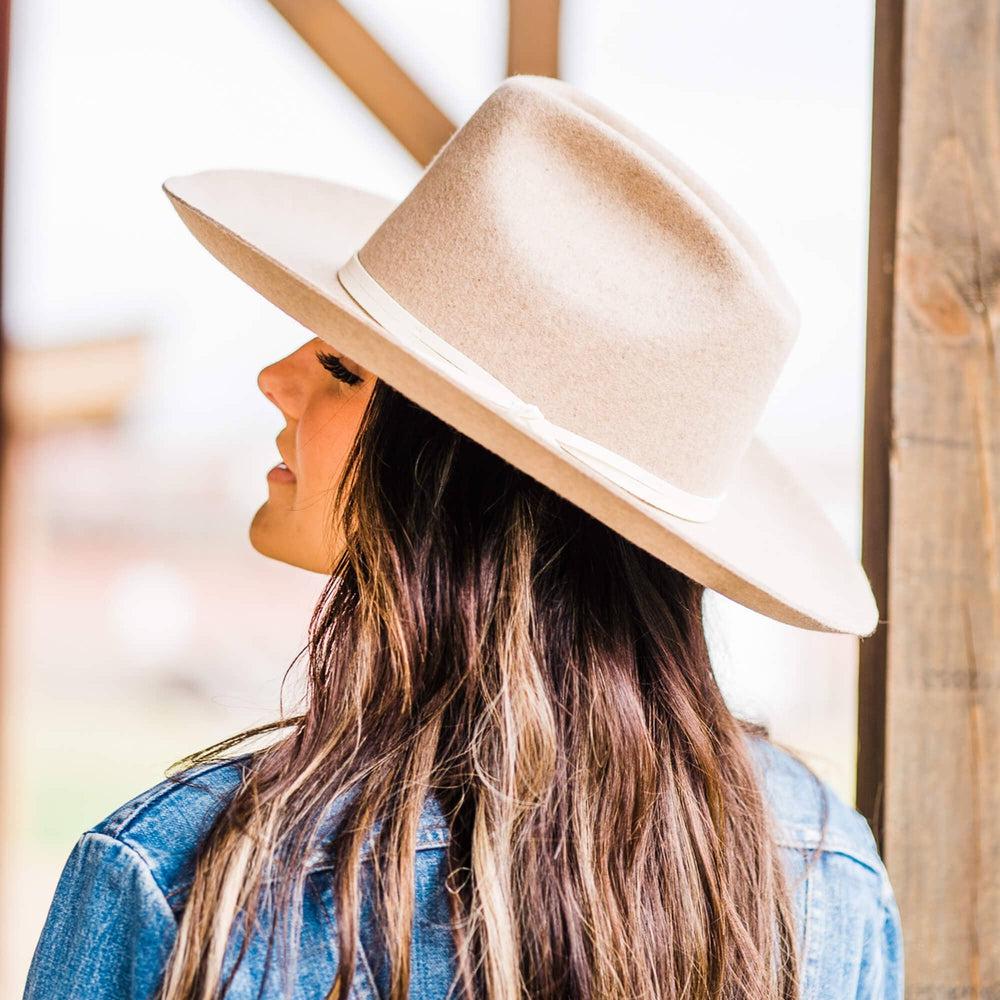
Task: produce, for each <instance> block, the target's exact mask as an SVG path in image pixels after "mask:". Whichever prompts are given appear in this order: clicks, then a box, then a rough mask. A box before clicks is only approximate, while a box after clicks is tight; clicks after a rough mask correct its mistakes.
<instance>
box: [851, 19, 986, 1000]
mask: <svg viewBox="0 0 1000 1000" xmlns="http://www.w3.org/2000/svg"><path fill="white" fill-rule="evenodd" d="M876 33H877V40H876V60H877V61H876V67H875V69H876V72H875V95H874V97H875V113H874V116H873V122H874V145H873V161H872V204H871V212H872V235H871V250H872V260H871V262H870V271H869V275H870V279H871V284H870V287H869V350H868V389H869V393H870V396H869V400H868V405H867V413H866V417H867V429H866V437H865V449H866V455H865V507H866V517H865V562H866V567H867V569H868V571H869V573H870V574H872V578H873V582H874V583H875V584H876V588H877V589H878V588H882V590H883V593H882V594H877V596H879V597H880V600H881V603H882V608H883V612H884V614H883V617H885V618H887V619H888V623H887V625H884V626H883V627H882V633H883V635H882V637H880V638H879V639H875V638H874V637H873V639H868V640H865V641H864V642H863V643H862V651H863V656H862V676H861V681H862V688H861V697H862V699H863V701H864V705H863V707H862V711H861V718H860V722H861V726H860V734H859V735H860V755H861V759H860V762H859V774H858V792H859V805H861V806H862V807H863V808H864V809H865V811H866V812H868V813H869V815H874V816H875V819H876V825H877V826H879V827H880V829H881V832H882V844H883V850H884V853H885V856H886V860H887V863H888V866H889V871H890V875H891V877H892V881H893V884H894V886H895V890H896V895H897V898H898V900H899V906H900V912H901V915H902V921H903V934H904V946H905V950H906V955H907V970H906V975H907V988H908V995H909V996H911V997H919V998H921V1000H936V998H941V1000H944V998H959V997H961V998H963V1000H965V998H968V1000H986V998H991V997H997V996H1000V553H998V530H997V524H998V519H1000V472H998V469H1000V352H998V345H997V341H998V339H1000V0H952V2H949V3H935V2H932V0H878V7H877V14H876ZM880 46H881V48H880ZM896 53H898V57H899V58H898V65H893V63H894V62H895V61H896ZM880 54H881V57H882V58H883V60H884V61H883V62H882V63H881V64H879V62H878V59H879V57H880ZM897 128H898V159H897V158H896V157H895V156H894V155H893V153H892V149H893V146H894V144H895V143H896V141H897ZM893 159H897V163H896V166H895V168H893V165H892V161H893ZM893 172H895V177H896V179H895V180H893V177H892V174H893ZM883 653H884V657H883V655H882V654H883ZM880 658H881V663H880V662H879V660H880ZM883 724H884V729H883V728H882V727H883ZM883 735H884V751H885V752H884V766H885V770H884V776H882V781H881V782H880V780H879V778H880V776H879V774H878V773H877V772H878V771H879V770H880V769H881V748H882V746H883ZM880 784H883V785H884V794H883V795H882V796H881V801H882V804H883V806H884V808H882V809H876V808H875V807H876V805H877V804H878V799H879V794H878V790H879V786H880Z"/></svg>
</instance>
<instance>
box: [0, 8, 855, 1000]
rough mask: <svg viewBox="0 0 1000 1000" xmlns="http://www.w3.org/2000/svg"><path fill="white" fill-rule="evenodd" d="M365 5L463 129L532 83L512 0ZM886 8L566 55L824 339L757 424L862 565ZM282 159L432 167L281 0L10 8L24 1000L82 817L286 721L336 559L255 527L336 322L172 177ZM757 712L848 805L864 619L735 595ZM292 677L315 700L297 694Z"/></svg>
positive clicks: (302, 166) (9, 921)
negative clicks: (181, 762)
mask: <svg viewBox="0 0 1000 1000" xmlns="http://www.w3.org/2000/svg"><path fill="white" fill-rule="evenodd" d="M345 6H346V7H347V8H348V9H349V10H350V11H351V12H352V13H353V14H354V15H355V16H356V17H357V18H358V19H359V20H360V21H362V22H363V24H364V26H365V27H366V28H367V29H368V30H369V31H370V32H371V33H372V34H373V35H374V36H375V37H376V38H377V39H378V40H379V42H380V43H381V44H382V46H384V48H385V49H386V50H387V51H388V52H389V53H390V54H391V56H392V57H393V58H394V59H395V60H396V62H397V63H398V64H399V66H400V67H402V68H403V69H404V70H405V71H406V72H407V73H408V74H409V75H410V76H411V77H412V78H413V79H414V80H415V81H416V82H417V83H418V84H419V85H420V87H421V88H423V90H424V91H425V92H426V94H427V95H428V96H429V97H430V98H431V99H432V100H433V102H434V103H435V104H436V105H437V106H438V108H440V109H441V111H442V112H443V113H444V114H445V115H446V116H447V117H448V118H450V119H451V121H452V122H454V123H456V124H460V123H461V122H463V121H464V120H465V119H466V118H467V117H468V116H469V115H470V114H471V113H472V112H473V111H474V110H475V108H476V107H477V106H478V104H479V103H480V102H481V101H482V100H483V99H484V98H485V97H486V96H487V94H488V93H489V92H490V91H491V90H492V89H493V88H494V87H495V86H496V84H497V83H498V82H499V81H500V80H501V79H502V78H503V77H504V75H505V74H506V70H507V34H506V33H507V16H508V11H507V5H506V4H505V3H503V2H499V0H424V2H422V3H420V4H413V3H406V2H403V0H368V2H366V3H364V4H362V3H360V2H353V3H347V4H345ZM872 16H873V12H872V4H871V0H845V2H843V3H839V4H822V5H817V4H802V3H800V2H798V0H763V2H760V3H755V4H746V3H743V2H740V0H705V2H703V3H699V4H680V3H663V2H662V0H616V2H615V3H608V2H598V0H564V2H563V4H562V9H561V28H560V44H559V67H560V75H561V76H562V77H563V78H564V79H566V80H568V81H570V82H571V83H573V84H576V85H578V86H581V87H583V88H584V89H586V90H588V91H590V92H591V93H593V94H594V95H595V96H597V97H599V98H600V99H602V100H604V101H606V102H607V103H609V104H611V105H612V106H613V107H615V108H616V109H617V110H619V111H621V112H622V113H623V114H625V115H626V116H627V117H629V118H631V119H633V120H634V121H635V122H636V123H637V124H638V125H640V126H641V127H642V128H644V129H646V130H647V131H649V132H650V133H651V134H653V135H654V136H655V137H656V138H658V139H659V140H660V141H661V142H662V143H663V144H665V145H666V146H667V147H668V148H670V149H671V150H672V151H674V152H675V153H676V154H677V155H679V156H680V157H681V158H682V159H684V160H686V161H687V162H688V163H689V164H690V165H691V166H692V167H694V169H695V170H696V171H698V172H699V173H701V174H702V175H703V176H704V177H705V179H706V180H708V182H709V183H710V184H711V185H712V186H714V187H715V188H717V189H718V190H719V191H720V193H721V194H722V195H723V196H724V197H725V198H726V199H727V200H729V201H730V202H731V203H732V204H733V205H734V206H735V207H736V208H737V210H738V211H740V212H741V213H742V214H743V215H744V217H745V218H746V219H747V221H748V222H749V224H750V225H751V227H752V228H754V229H755V230H756V231H757V232H758V233H759V234H760V236H761V238H762V240H763V242H764V244H765V246H766V247H767V248H768V249H769V250H770V252H771V253H772V255H773V257H774V259H775V261H776V263H777V266H778V269H779V270H780V271H781V272H782V273H783V275H784V276H785V278H786V281H787V283H788V285H789V286H790V288H791V289H792V291H793V294H794V295H795V296H796V298H797V299H798V301H799V303H800V305H801V310H802V317H803V324H802V331H801V335H800V337H799V341H798V343H797V345H796V347H795V348H794V350H793V352H792V354H791V356H790V358H789V361H788V363H787V365H786V368H785V370H784V371H783V373H782V377H781V380H780V382H779V384H778V387H777V390H776V392H775V394H774V397H773V399H772V401H771V403H770V405H769V407H768V409H767V411H766V412H765V414H764V418H763V421H762V423H761V426H760V432H761V434H762V436H763V437H764V438H765V439H766V440H767V441H768V442H769V443H770V444H771V445H772V446H773V447H774V448H775V449H776V450H777V452H778V453H779V454H780V455H781V456H782V457H783V458H784V459H785V460H786V461H787V462H788V463H789V464H791V465H793V466H794V467H795V468H796V470H797V472H798V473H799V475H800V476H801V478H802V479H803V480H804V481H805V482H806V483H807V484H808V486H809V488H810V489H811V491H812V492H813V493H814V494H815V495H816V497H817V498H818V499H819V500H820V501H821V503H822V504H823V505H824V507H825V508H826V510H827V511H828V513H829V514H830V516H831V517H832V518H833V520H834V521H835V523H836V524H837V526H838V527H839V529H840V530H841V532H842V533H843V535H844V537H845V539H847V540H848V542H849V543H850V544H851V545H852V546H854V548H855V551H858V552H860V521H859V513H860V496H861V461H860V450H861V441H862V393H863V386H864V302H865V271H866V250H867V218H868V201H867V199H868V182H869V142H870V138H871V137H870V127H871V117H870V101H871V86H872V81H871V54H872ZM236 166H247V167H259V168H268V169H275V170H283V171H289V172H295V173H302V174H311V175H317V176H323V177H328V178H330V179H334V180H337V181H342V182H346V183H349V184H354V185H357V186H361V187H368V188H370V189H372V190H375V191H378V192H380V193H382V194H386V195H390V196H393V197H396V198H400V197H402V196H403V195H405V193H406V192H407V191H408V189H409V188H410V187H411V186H412V185H413V183H414V182H415V181H416V180H417V178H418V177H419V175H420V172H421V167H420V165H419V164H418V162H417V161H416V160H415V159H414V158H413V157H412V156H411V155H410V154H409V153H408V152H407V151H406V149H404V148H403V146H402V145H400V143H399V142H398V141H397V140H396V139H395V138H394V136H393V135H392V133H391V132H390V131H389V130H388V129H387V128H386V127H385V126H384V125H382V124H381V123H380V122H379V121H378V120H377V119H376V117H374V116H373V115H372V113H371V112H370V111H369V110H368V109H367V108H366V107H365V105H364V104H363V103H362V101H360V100H359V99H358V98H357V97H356V96H355V95H354V93H353V92H352V91H351V90H350V89H349V88H348V87H347V86H346V85H345V84H344V83H343V82H342V81H341V80H340V79H338V77H337V76H336V75H334V74H333V73H332V72H331V71H330V69H329V68H328V67H327V66H326V65H324V64H323V62H322V61H321V60H320V59H319V58H318V57H317V55H316V54H315V53H314V52H313V51H312V50H311V49H310V47H309V46H308V45H307V44H306V43H305V42H304V41H303V40H302V38H300V37H299V35H298V34H297V33H296V32H295V31H294V30H293V29H292V28H291V27H290V25H289V24H288V22H287V21H286V20H285V19H284V18H282V17H281V16H280V15H279V14H278V13H277V12H276V11H275V9H274V8H273V7H271V6H270V5H269V4H268V3H266V2H265V0H174V2H173V3H171V4H170V5H148V4H136V3H134V2H130V0H90V2H89V3H87V4H79V3H71V2H69V0H30V2H29V0H14V2H13V4H12V12H11V50H10V70H9V96H8V131H7V158H6V187H5V199H4V235H3V289H4V301H3V324H4V329H5V332H6V337H7V343H8V355H7V363H6V372H5V378H6V385H7V389H6V391H7V406H8V411H9V416H10V419H11V422H12V423H11V432H12V434H11V439H10V440H9V442H8V444H9V448H8V455H7V474H6V477H5V478H6V493H5V496H4V499H3V504H4V511H3V514H4V532H5V536H4V539H3V545H2V552H3V557H4V560H5V564H4V568H3V578H4V586H5V594H4V601H5V607H6V611H5V628H4V633H3V636H2V643H3V667H4V673H3V694H2V700H0V704H2V711H3V718H2V727H0V733H2V740H3V745H2V748H0V749H2V752H0V761H2V767H3V775H2V795H3V801H2V813H0V815H2V840H0V850H2V852H3V853H2V859H0V860H2V869H0V870H2V874H3V878H2V883H0V928H2V931H0V995H2V996H4V997H8V996H9V997H14V996H19V995H20V990H21V988H22V984H23V981H24V976H25V973H26V970H27V964H28V961H29V960H30V956H31V950H32V948H33V946H34V942H35V940H36V938H37V936H38V933H39V931H40V929H41V926H42V922H43V921H44V918H45V914H46V911H47V908H48V904H49V901H50V899H51V895H52V892H53V890H54V888H55V883H56V880H57V878H58V875H59V871H60V869H61V867H62V864H63V862H64V861H65V859H66V856H67V855H68V853H69V851H70V849H71V848H72V846H73V844H74V842H75V840H76V839H77V837H78V836H79V835H80V833H81V832H82V831H83V830H85V829H86V828H87V827H88V826H90V825H91V824H93V823H94V822H96V821H98V820H99V819H100V818H101V817H102V816H104V815H105V814H106V813H108V812H109V811H111V810H112V809H113V808H115V807H116V806H117V805H119V804H120V803H121V802H123V801H124V800H126V799H127V798H129V797H131V796H132V795H133V794H135V793H136V792H138V791H140V790H142V789H144V788H146V787H148V786H149V785H151V784H153V783H155V782H156V781H158V780H159V779H160V778H162V776H163V774H164V771H165V770H166V768H168V767H169V765H170V764H171V763H172V762H174V761H175V760H176V759H178V758H179V757H181V756H183V755H184V754H186V753H188V752H191V751H193V750H195V749H197V748H199V747H201V746H203V745H205V744H207V743H209V742H210V741H212V740H215V739H217V738H220V737H222V736H224V735H226V734H228V733H230V732H233V731H235V730H237V729H238V728H242V727H244V726H247V725H251V724H254V723H257V722H263V721H266V720H268V719H270V718H273V717H274V716H275V715H276V714H277V711H278V697H279V689H280V685H281V680H282V677H283V675H284V673H285V671H286V668H287V667H288V666H289V664H290V663H292V661H293V659H294V658H295V657H296V655H297V654H298V653H299V651H300V650H301V648H302V646H303V644H304V642H305V637H306V623H307V620H308V617H309V614H310V611H311V609H312V605H313V603H314V601H315V600H316V598H317V597H318V595H319V592H320V590H321V588H322V585H323V582H324V581H323V578H321V577H319V576H317V575H314V574H310V573H307V572H304V571H301V570H298V569H294V568H291V567H289V566H286V565H283V564H280V563H276V562H273V561H271V560H268V559H265V558H264V557H263V556H260V555H259V554H258V553H256V552H255V551H254V550H253V549H252V548H251V547H250V545H249V542H248V540H247V529H248V526H249V523H250V519H251V517H252V516H253V513H254V511H255V510H256V509H257V507H258V506H259V505H260V504H261V503H263V501H264V499H265V498H266V495H267V494H266V484H265V482H264V475H265V472H266V470H267V469H268V468H269V467H270V466H271V465H273V463H274V461H275V460H276V459H277V457H278V456H277V453H276V450H275V445H274V437H275V435H276V434H277V433H278V431H279V430H280V428H281V427H282V426H284V422H283V419H282V417H281V415H280V414H279V412H278V411H277V410H276V409H275V408H274V407H273V406H272V405H271V404H269V403H268V402H267V400H265V398H264V397H263V396H262V395H261V394H260V393H259V391H258V389H257V386H256V377H257V373H258V372H259V371H260V369H261V368H262V367H263V366H264V365H266V364H269V363H270V362H272V361H274V360H276V359H277V358H279V357H281V356H283V355H284V354H287V353H289V352H290V351H292V350H294V349H295V348H296V347H298V346H299V345H300V344H301V343H303V342H304V341H305V340H307V339H309V338H310V337H311V336H312V335H311V334H310V333H309V332H308V331H306V330H304V329H303V328H301V327H299V326H298V325H297V324H295V323H294V322H293V321H292V320H290V319H288V318H287V317H285V316H284V315H283V314H281V313H280V312H279V311H278V310H277V309H276V308H275V307H273V306H271V305H270V304H269V303H267V302H266V301H264V300H263V299H262V298H259V297H258V296H257V295H256V294H255V293H254V292H252V291H251V290H250V289H249V288H247V287H246V286H244V285H243V284H242V283H241V282H240V281H239V280H238V279H236V278H235V277H234V276H232V275H231V274H229V273H228V272H227V271H225V270H224V269H223V268H222V267H221V266H220V265H218V264H217V263H216V262H215V261H213V260H212V259H211V258H210V257H209V256H208V254H207V253H206V252H205V251H204V250H203V249H202V248H201V247H200V246H198V245H197V243H196V242H195V241H194V240H193V239H192V238H191V236H190V234H189V233H188V232H187V231H186V230H185V229H184V227H183V226H182V224H181V222H180V221H179V219H178V218H177V217H176V215H175V214H174V212H173V210H172V209H171V208H170V205H169V203H168V201H167V199H166V197H165V196H164V194H163V193H162V191H161V190H160V185H161V183H162V181H163V180H164V179H165V178H167V177H169V176H170V175H172V174H181V173H188V172H193V171H196V170H200V169H203V168H207V167H236ZM709 614H710V628H711V633H710V641H711V643H712V652H713V658H714V660H715V664H716V668H717V670H718V672H719V675H720V678H721V679H722V682H723V684H724V687H725V690H726V692H727V696H728V697H729V699H730V702H731V704H732V705H733V707H734V708H735V709H736V710H737V711H738V712H740V713H741V714H743V715H744V716H746V717H749V718H753V719H755V720H759V721H763V722H765V723H767V724H768V725H770V726H771V728H772V731H773V733H774V735H775V736H776V738H777V739H779V740H780V741H783V742H784V743H786V744H787V745H789V746H791V747H792V748H794V749H796V750H797V751H799V752H800V753H801V754H802V755H803V756H804V757H805V759H806V760H807V761H809V763H811V764H812V765H813V766H814V767H815V768H816V769H817V770H818V771H819V772H820V773H821V774H823V775H824V776H825V777H826V778H828V779H829V780H830V781H831V782H832V783H833V784H834V786H835V787H836V788H837V790H838V791H839V792H840V793H841V795H842V796H843V797H844V798H846V799H848V800H851V799H852V798H853V792H854V764H855V712H856V703H857V698H856V682H857V652H858V644H857V640H856V639H852V638H851V637H848V636H840V635H828V634H820V633H813V632H806V631H803V630H799V629H795V628H791V627H788V626H783V625H780V624H778V623H775V622H773V621H770V620H769V619H765V618H763V617H761V616H758V615H756V614H754V613H753V612H750V611H747V610H745V609H743V608H741V607H739V606H737V605H734V604H732V603H731V602H729V601H726V600H725V599H722V598H718V597H716V596H715V595H711V607H710V609H709ZM292 683H293V686H294V682H292Z"/></svg>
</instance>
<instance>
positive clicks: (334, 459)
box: [250, 337, 375, 573]
mask: <svg viewBox="0 0 1000 1000" xmlns="http://www.w3.org/2000/svg"><path fill="white" fill-rule="evenodd" d="M337 359H339V362H338V360H337ZM257 384H258V386H260V391H261V392H262V393H264V395H265V396H267V398H268V399H269V400H271V402H272V403H274V405H275V406H276V407H277V408H278V409H279V410H280V411H281V413H282V415H283V416H284V418H285V423H286V426H285V427H284V428H283V429H282V430H281V432H280V433H279V434H278V436H277V438H276V439H275V441H276V443H277V446H278V456H276V457H279V458H280V460H281V461H284V462H286V463H287V465H288V468H287V469H284V468H283V467H281V466H280V465H279V466H276V467H275V468H273V469H271V471H270V472H268V474H267V501H266V502H265V503H264V504H263V505H262V506H261V507H260V509H259V510H258V511H257V513H256V514H255V515H254V517H253V521H252V522H251V524H250V544H251V545H253V547H254V548H255V549H257V551H258V552H261V553H262V554H263V555H266V556H270V557H271V558H272V559H279V560H281V561H282V562H287V563H290V564H291V565H293V566H301V567H302V568H303V569H309V570H313V571H315V572H317V573H329V572H330V570H331V569H332V568H333V564H334V562H335V561H336V558H337V556H338V555H339V554H340V550H341V548H342V546H343V535H342V532H341V529H340V526H339V524H337V523H335V522H334V512H333V510H332V506H331V504H332V500H333V494H334V492H335V490H336V487H337V483H338V482H339V480H340V475H341V472H342V471H343V468H344V463H345V459H346V458H347V453H348V451H349V450H350V447H351V444H352V443H353V441H354V438H355V435H356V434H357V431H358V427H359V426H360V424H361V418H362V416H363V414H364V411H365V406H366V405H367V403H368V399H369V397H370V396H371V393H372V390H373V389H374V388H375V376H374V375H373V374H372V373H371V372H369V371H367V370H366V369H364V368H362V367H361V366H360V365H358V364H356V363H355V362H354V361H352V360H351V359H350V358H348V357H346V356H345V355H343V354H340V352H339V351H337V350H336V349H334V348H333V347H331V346H330V345H329V344H327V343H326V342H325V341H323V340H320V339H319V338H318V337H314V338H313V339H312V340H310V341H308V342H306V343H305V344H303V345H302V346H301V347H300V348H298V350H296V351H293V352H292V353H291V354H289V355H288V356H287V357H284V358H281V359H280V360H279V361H275V362H274V363H273V364H270V365H268V366H267V367H266V368H264V369H263V371H261V373H260V375H259V376H258V378H257Z"/></svg>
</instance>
